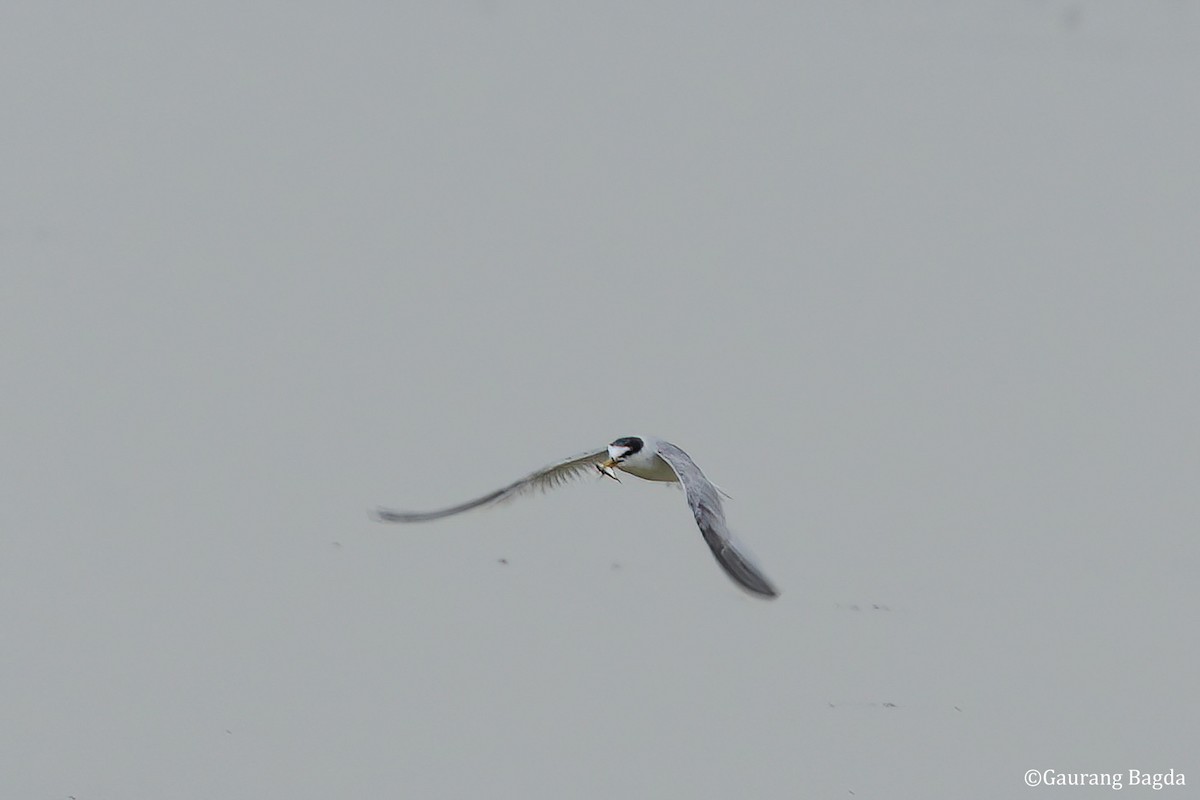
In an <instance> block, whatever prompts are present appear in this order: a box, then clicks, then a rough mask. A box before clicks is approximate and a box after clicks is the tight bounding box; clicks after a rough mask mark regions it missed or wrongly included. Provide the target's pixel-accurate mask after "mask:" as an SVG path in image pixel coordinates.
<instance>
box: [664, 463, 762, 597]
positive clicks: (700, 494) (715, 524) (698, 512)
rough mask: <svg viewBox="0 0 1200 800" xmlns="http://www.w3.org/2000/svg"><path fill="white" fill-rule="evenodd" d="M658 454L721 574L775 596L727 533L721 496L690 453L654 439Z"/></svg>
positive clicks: (758, 593)
mask: <svg viewBox="0 0 1200 800" xmlns="http://www.w3.org/2000/svg"><path fill="white" fill-rule="evenodd" d="M658 455H659V456H660V457H661V458H662V459H663V461H666V462H667V463H668V464H670V465H671V469H673V470H675V475H676V476H677V477H678V478H679V482H680V483H681V484H683V490H684V492H685V493H686V494H687V501H688V506H689V507H690V508H691V509H692V516H694V517H695V518H696V526H697V527H699V528H700V534H701V535H702V536H703V537H704V541H705V543H707V544H708V548H709V549H710V550H712V554H713V556H714V557H716V559H717V563H718V564H720V565H721V569H723V570H725V574H727V575H728V576H729V577H730V578H732V579H733V581H734V583H736V584H737V585H738V586H740V587H741V588H743V589H745V590H746V591H747V592H749V593H750V594H753V595H756V596H758V597H765V598H773V597H778V596H779V591H778V590H777V589H776V588H775V587H774V586H773V585H772V584H771V581H770V580H768V579H767V576H766V575H764V574H763V572H762V570H761V569H760V568H759V567H758V565H757V564H755V563H754V561H753V560H752V558H751V557H750V554H749V553H748V552H747V551H746V548H745V547H744V546H742V545H740V544H739V543H738V542H737V541H736V540H735V539H734V537H733V534H732V533H730V531H729V528H728V526H727V525H726V524H725V511H724V509H723V508H722V507H721V495H720V494H719V492H718V490H717V487H716V486H714V485H713V484H712V483H711V482H710V481H709V480H708V478H706V477H704V473H703V472H701V471H700V468H699V467H698V466H696V462H694V461H692V459H691V456H689V455H688V454H687V453H685V452H684V451H683V450H682V449H680V448H679V447H676V446H675V445H673V444H671V443H670V442H664V441H659V442H658Z"/></svg>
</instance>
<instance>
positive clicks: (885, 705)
mask: <svg viewBox="0 0 1200 800" xmlns="http://www.w3.org/2000/svg"><path fill="white" fill-rule="evenodd" d="M883 707H884V708H897V706H896V704H895V703H884V704H883Z"/></svg>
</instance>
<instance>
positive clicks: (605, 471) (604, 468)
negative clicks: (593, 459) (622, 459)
mask: <svg viewBox="0 0 1200 800" xmlns="http://www.w3.org/2000/svg"><path fill="white" fill-rule="evenodd" d="M616 465H617V461H616V459H614V458H610V459H609V460H608V461H605V462H604V463H603V464H597V465H596V469H598V470H600V474H601V475H607V476H608V477H610V478H612V479H613V480H614V481H616V482H617V483H620V482H621V479H620V478H618V477H617V473H616V472H614V471H613V467H615V466H616Z"/></svg>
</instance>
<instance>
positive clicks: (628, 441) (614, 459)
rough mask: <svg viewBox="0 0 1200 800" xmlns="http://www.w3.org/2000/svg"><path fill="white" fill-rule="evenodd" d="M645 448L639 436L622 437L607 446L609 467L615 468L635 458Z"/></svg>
mask: <svg viewBox="0 0 1200 800" xmlns="http://www.w3.org/2000/svg"><path fill="white" fill-rule="evenodd" d="M645 446H646V441H645V440H644V439H642V437H640V436H623V437H621V438H620V439H617V440H616V441H614V442H613V443H612V444H610V445H609V446H608V459H609V466H616V465H617V464H620V463H621V462H622V461H625V460H626V459H628V458H635V457H636V456H637V455H638V454H639V453H641V452H642V450H643V449H644V448H645Z"/></svg>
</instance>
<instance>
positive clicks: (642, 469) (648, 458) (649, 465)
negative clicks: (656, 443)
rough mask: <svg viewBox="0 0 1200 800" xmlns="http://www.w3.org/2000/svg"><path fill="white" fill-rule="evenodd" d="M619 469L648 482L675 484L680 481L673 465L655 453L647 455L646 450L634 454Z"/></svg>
mask: <svg viewBox="0 0 1200 800" xmlns="http://www.w3.org/2000/svg"><path fill="white" fill-rule="evenodd" d="M618 467H619V468H620V469H621V470H623V471H625V472H628V473H629V474H630V475H634V476H636V477H638V478H642V479H643V480H647V481H667V482H669V483H675V482H676V481H678V480H679V478H678V477H677V476H676V475H675V470H673V469H671V465H670V464H668V463H667V462H666V461H663V460H662V458H661V457H660V456H659V455H658V453H656V452H654V451H651V452H649V453H647V452H646V451H645V450H642V451H640V452H637V453H634V454H633V455H631V456H629V457H628V458H626V459H625V460H624V461H622V462H621V463H620V464H619V465H618Z"/></svg>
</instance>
